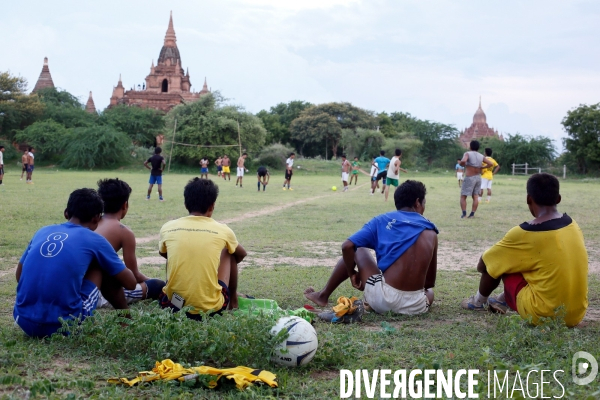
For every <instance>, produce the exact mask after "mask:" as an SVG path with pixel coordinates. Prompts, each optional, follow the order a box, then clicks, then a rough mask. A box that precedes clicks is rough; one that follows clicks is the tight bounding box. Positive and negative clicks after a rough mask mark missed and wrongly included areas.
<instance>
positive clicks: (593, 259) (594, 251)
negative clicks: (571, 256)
mask: <svg viewBox="0 0 600 400" xmlns="http://www.w3.org/2000/svg"><path fill="white" fill-rule="evenodd" d="M599 245H600V244H599V243H592V242H588V243H587V245H586V248H587V252H588V268H589V273H590V274H596V275H599V274H600V248H599Z"/></svg>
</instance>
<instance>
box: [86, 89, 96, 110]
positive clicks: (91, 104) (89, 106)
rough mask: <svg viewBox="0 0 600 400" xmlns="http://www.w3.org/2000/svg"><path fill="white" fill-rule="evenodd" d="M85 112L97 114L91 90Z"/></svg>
mask: <svg viewBox="0 0 600 400" xmlns="http://www.w3.org/2000/svg"><path fill="white" fill-rule="evenodd" d="M85 111H87V112H89V113H90V114H95V113H96V105H95V104H94V99H93V98H92V91H91V90H90V97H88V101H87V103H86V105H85Z"/></svg>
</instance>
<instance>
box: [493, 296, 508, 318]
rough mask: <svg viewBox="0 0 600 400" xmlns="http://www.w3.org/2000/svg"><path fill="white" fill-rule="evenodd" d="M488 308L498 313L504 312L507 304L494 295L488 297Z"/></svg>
mask: <svg viewBox="0 0 600 400" xmlns="http://www.w3.org/2000/svg"><path fill="white" fill-rule="evenodd" d="M488 310H490V311H491V312H495V313H498V314H506V312H507V311H508V304H506V302H505V301H499V300H498V299H497V298H495V297H491V296H490V297H489V298H488Z"/></svg>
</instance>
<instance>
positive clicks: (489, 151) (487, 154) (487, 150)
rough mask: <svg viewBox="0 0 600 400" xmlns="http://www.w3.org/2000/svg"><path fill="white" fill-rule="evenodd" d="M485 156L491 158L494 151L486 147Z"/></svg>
mask: <svg viewBox="0 0 600 400" xmlns="http://www.w3.org/2000/svg"><path fill="white" fill-rule="evenodd" d="M485 155H486V156H488V157H491V156H492V149H491V148H489V147H486V148H485Z"/></svg>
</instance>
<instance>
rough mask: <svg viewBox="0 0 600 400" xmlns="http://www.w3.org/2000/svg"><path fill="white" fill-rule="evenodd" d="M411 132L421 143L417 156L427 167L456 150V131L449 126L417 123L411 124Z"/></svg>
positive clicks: (425, 122) (435, 123)
mask: <svg viewBox="0 0 600 400" xmlns="http://www.w3.org/2000/svg"><path fill="white" fill-rule="evenodd" d="M412 132H414V134H415V137H416V138H417V139H419V140H420V141H421V142H422V143H423V144H422V146H421V149H420V150H419V156H420V157H421V158H423V159H424V160H425V162H426V163H427V165H428V166H432V164H434V161H436V160H441V159H443V158H445V156H446V155H447V154H449V153H453V152H454V150H456V149H457V148H458V142H457V139H458V130H457V129H456V128H455V127H453V126H451V125H446V124H442V123H439V122H431V121H417V122H414V124H413V127H412ZM444 163H446V162H444Z"/></svg>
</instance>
